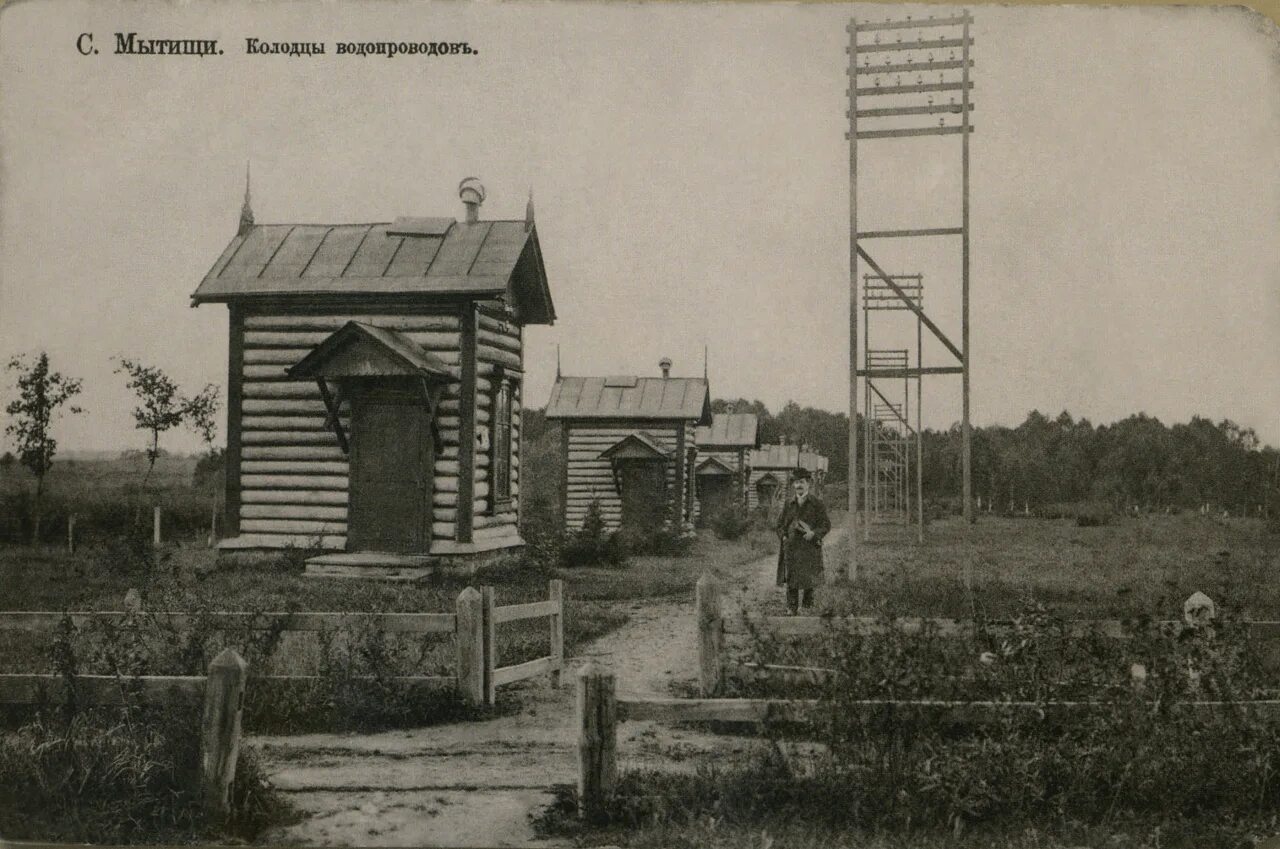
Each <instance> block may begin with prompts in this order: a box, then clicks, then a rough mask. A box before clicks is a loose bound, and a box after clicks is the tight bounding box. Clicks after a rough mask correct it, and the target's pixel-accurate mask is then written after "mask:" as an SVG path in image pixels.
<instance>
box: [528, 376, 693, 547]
mask: <svg viewBox="0 0 1280 849" xmlns="http://www.w3.org/2000/svg"><path fill="white" fill-rule="evenodd" d="M660 365H661V368H662V376H661V377H637V376H633V375H626V376H616V377H557V378H556V382H555V386H554V387H553V388H552V390H551V400H550V401H548V402H547V419H548V420H549V421H559V422H560V425H561V450H562V457H563V459H564V468H563V472H562V474H563V478H562V479H561V482H560V487H561V504H562V505H563V520H564V526H565V528H566V529H568V530H575V529H577V528H580V527H582V522H583V519H585V518H586V515H587V511H588V508H589V507H590V505H591V504H592V502H596V503H597V504H598V505H599V508H600V513H601V516H602V517H603V519H604V523H605V527H606V528H608V529H609V530H611V531H612V530H617V529H619V528H627V529H629V530H635V531H638V532H642V533H643V532H648V531H652V530H655V529H657V528H660V527H663V526H664V525H666V526H668V527H671V526H678V527H679V528H680V529H681V530H689V529H692V526H693V522H694V520H695V518H696V515H697V480H696V474H695V470H696V469H695V464H696V461H697V456H698V452H697V441H696V437H697V428H698V426H699V425H709V424H711V396H710V394H709V390H708V387H707V380H706V378H702V377H672V376H671V361H670V360H667V359H664V360H663V361H662V363H661V364H660Z"/></svg>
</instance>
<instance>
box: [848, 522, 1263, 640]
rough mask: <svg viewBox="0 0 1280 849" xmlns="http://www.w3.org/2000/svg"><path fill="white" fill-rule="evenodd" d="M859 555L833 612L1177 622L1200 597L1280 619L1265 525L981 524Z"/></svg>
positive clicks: (938, 530)
mask: <svg viewBox="0 0 1280 849" xmlns="http://www.w3.org/2000/svg"><path fill="white" fill-rule="evenodd" d="M858 552H859V558H860V559H859V568H860V574H859V580H858V582H857V584H856V585H855V586H853V587H851V588H849V589H847V590H832V591H830V592H829V593H828V596H829V599H830V601H829V604H830V605H831V607H832V608H833V609H835V610H839V611H856V612H859V613H870V612H875V611H876V610H877V609H879V608H888V609H890V610H892V611H894V612H896V613H899V614H902V615H909V614H915V615H922V616H952V617H957V618H964V617H971V616H973V615H974V614H975V613H983V614H985V615H986V616H989V617H999V616H1002V615H1007V614H1009V613H1010V612H1013V611H1016V610H1018V609H1020V608H1022V607H1024V606H1025V604H1026V603H1027V602H1028V601H1029V600H1034V601H1036V602H1039V603H1041V604H1044V605H1047V606H1050V607H1052V608H1054V609H1055V610H1057V611H1059V612H1061V613H1062V614H1064V615H1070V616H1075V617H1079V618H1116V617H1123V616H1128V615H1134V614H1140V613H1151V614H1154V615H1157V616H1160V617H1163V618H1169V617H1170V616H1177V615H1180V614H1181V609H1182V601H1183V599H1185V598H1186V597H1187V596H1189V595H1191V593H1193V592H1195V591H1197V590H1199V591H1202V592H1205V593H1207V594H1208V595H1209V596H1211V597H1212V598H1213V599H1214V600H1215V601H1217V602H1218V603H1219V604H1228V605H1230V606H1231V607H1232V608H1234V609H1236V610H1238V611H1239V612H1240V613H1241V614H1242V615H1244V616H1248V617H1251V618H1270V619H1280V583H1277V581H1276V580H1275V579H1276V577H1277V575H1280V534H1276V533H1274V532H1268V530H1267V528H1266V526H1265V524H1264V523H1263V522H1261V521H1259V520H1252V519H1219V518H1215V517H1210V516H1201V515H1199V514H1182V515H1177V516H1166V515H1150V516H1139V517H1124V516H1114V517H1112V518H1110V520H1109V523H1108V524H1106V525H1103V526H1101V527H1078V526H1077V525H1076V523H1075V521H1073V520H1071V519H1055V520H1044V519H1035V518H998V517H989V516H983V517H981V521H979V522H978V523H977V524H976V525H973V526H966V525H965V523H964V522H963V520H960V519H948V520H944V521H938V522H934V523H932V524H930V525H929V527H928V528H927V531H926V534H925V541H924V543H923V545H917V544H916V543H915V541H914V536H913V532H912V533H909V532H908V531H907V530H906V529H905V528H901V527H895V526H875V527H874V528H873V529H872V535H871V540H870V541H869V542H861V543H860V544H859V546H858ZM841 554H842V555H843V551H842V552H841Z"/></svg>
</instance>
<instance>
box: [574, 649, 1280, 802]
mask: <svg viewBox="0 0 1280 849" xmlns="http://www.w3.org/2000/svg"><path fill="white" fill-rule="evenodd" d="M1107 704H1108V703H1107V702H1102V701H1095V702H1088V701H1071V702H1066V701H1063V702H1026V701H1023V702H965V701H944V700H929V699H918V700H909V701H907V700H903V701H899V700H891V699H865V700H858V701H848V700H842V701H841V702H840V703H839V708H840V711H841V716H842V717H843V718H846V719H852V718H855V717H856V716H858V715H861V716H864V717H875V716H884V715H885V712H886V711H892V716H893V718H894V719H895V721H902V722H910V721H913V720H915V719H925V718H945V719H946V720H947V721H949V722H953V723H957V724H965V725H980V724H990V723H998V722H1001V721H1004V720H1005V719H1006V718H1007V717H1008V716H1009V715H1010V714H1025V715H1029V716H1035V717H1038V718H1041V719H1048V718H1053V717H1061V716H1071V715H1075V714H1078V713H1079V712H1081V711H1084V710H1090V709H1099V708H1105V707H1106V706H1107ZM1171 707H1173V708H1174V709H1177V710H1224V709H1231V710H1245V711H1249V712H1252V713H1255V714H1263V715H1266V716H1268V717H1280V700H1259V701H1243V702H1226V701H1186V702H1178V703H1175V704H1173V705H1171ZM821 710H822V704H821V702H819V701H818V700H816V699H675V698H643V699H628V698H618V696H617V693H616V688H615V681H614V675H613V673H612V672H610V671H608V670H605V669H602V668H600V667H598V666H596V665H595V664H588V665H587V666H585V667H583V668H582V669H581V670H579V672H578V690H577V722H578V814H579V816H583V817H586V818H588V819H594V818H596V817H597V816H598V815H599V814H600V813H602V812H603V811H604V810H605V807H606V805H607V804H608V801H609V797H610V796H611V795H612V794H613V791H614V788H615V787H616V786H617V779H618V763H617V749H618V742H617V741H618V730H617V729H618V723H620V722H627V721H630V720H653V721H658V722H668V723H677V722H732V723H742V724H750V725H754V726H756V727H757V728H762V727H764V726H765V725H766V724H768V723H775V722H797V721H804V720H811V719H818V718H820V717H821V713H820V712H821Z"/></svg>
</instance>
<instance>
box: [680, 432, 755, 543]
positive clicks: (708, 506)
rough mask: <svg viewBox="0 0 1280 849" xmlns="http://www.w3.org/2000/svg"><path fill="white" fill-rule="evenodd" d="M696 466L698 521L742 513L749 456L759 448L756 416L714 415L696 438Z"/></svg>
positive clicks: (744, 504)
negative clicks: (728, 513) (724, 514)
mask: <svg viewBox="0 0 1280 849" xmlns="http://www.w3.org/2000/svg"><path fill="white" fill-rule="evenodd" d="M694 439H695V443H696V447H697V449H698V458H699V459H698V466H697V470H696V474H695V478H696V483H697V488H698V505H699V508H700V509H699V520H700V522H702V523H704V524H705V523H706V522H709V521H711V520H713V519H714V518H715V517H716V516H718V515H721V514H723V513H725V512H726V511H733V510H744V509H745V508H746V506H747V504H748V493H747V486H748V479H749V477H750V473H751V465H750V461H749V456H748V455H749V454H750V453H751V452H752V450H753V449H756V448H759V447H760V435H759V422H758V421H757V419H756V415H755V413H715V414H713V415H712V417H711V424H710V425H704V426H702V427H699V428H698V430H697V433H696V434H695V437H694Z"/></svg>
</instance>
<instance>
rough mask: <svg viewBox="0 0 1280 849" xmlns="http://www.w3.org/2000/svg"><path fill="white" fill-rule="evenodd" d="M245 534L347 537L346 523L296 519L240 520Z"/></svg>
mask: <svg viewBox="0 0 1280 849" xmlns="http://www.w3.org/2000/svg"><path fill="white" fill-rule="evenodd" d="M240 526H241V528H242V529H243V530H244V532H245V533H264V534H270V533H280V534H300V535H303V536H306V537H311V538H315V537H320V538H327V537H334V536H341V537H345V536H346V535H347V523H346V522H307V521H301V520H297V519H242V520H241V522H240Z"/></svg>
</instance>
